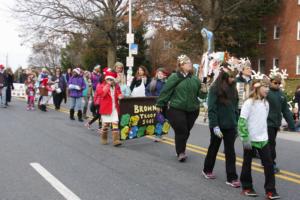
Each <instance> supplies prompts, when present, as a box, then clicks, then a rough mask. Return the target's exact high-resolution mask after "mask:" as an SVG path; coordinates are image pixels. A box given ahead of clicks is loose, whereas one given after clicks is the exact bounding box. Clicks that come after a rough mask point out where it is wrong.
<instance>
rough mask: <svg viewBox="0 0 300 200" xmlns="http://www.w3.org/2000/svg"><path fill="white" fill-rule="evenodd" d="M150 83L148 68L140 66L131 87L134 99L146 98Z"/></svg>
mask: <svg viewBox="0 0 300 200" xmlns="http://www.w3.org/2000/svg"><path fill="white" fill-rule="evenodd" d="M149 83H150V78H149V73H148V70H147V68H146V67H144V66H142V65H141V66H139V67H138V69H137V72H136V74H135V77H134V78H133V80H132V83H131V85H130V90H131V96H132V97H145V96H146V87H147V86H148V84H149Z"/></svg>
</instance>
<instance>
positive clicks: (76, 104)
mask: <svg viewBox="0 0 300 200" xmlns="http://www.w3.org/2000/svg"><path fill="white" fill-rule="evenodd" d="M70 102H71V105H70V109H74V110H76V111H78V110H82V108H81V104H82V97H70Z"/></svg>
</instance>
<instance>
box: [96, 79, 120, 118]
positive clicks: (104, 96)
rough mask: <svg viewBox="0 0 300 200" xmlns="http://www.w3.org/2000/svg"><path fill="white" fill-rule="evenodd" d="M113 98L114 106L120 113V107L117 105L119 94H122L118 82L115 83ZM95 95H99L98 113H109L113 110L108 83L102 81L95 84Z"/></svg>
mask: <svg viewBox="0 0 300 200" xmlns="http://www.w3.org/2000/svg"><path fill="white" fill-rule="evenodd" d="M114 95H115V96H114V98H115V106H116V109H117V111H118V113H120V107H119V96H120V95H122V93H121V89H120V86H119V85H118V84H116V85H115V92H114ZM95 96H98V97H100V105H101V106H100V110H99V113H100V114H101V115H110V114H111V113H112V110H113V107H112V106H113V103H112V96H111V92H110V85H109V84H107V83H106V82H103V83H102V84H100V85H98V86H97V89H96V92H95Z"/></svg>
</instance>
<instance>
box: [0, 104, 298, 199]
mask: <svg viewBox="0 0 300 200" xmlns="http://www.w3.org/2000/svg"><path fill="white" fill-rule="evenodd" d="M65 111H67V110H65V109H62V111H60V112H58V111H55V110H51V109H50V110H49V112H47V113H43V112H41V111H26V109H25V102H23V101H20V100H14V102H12V105H11V106H10V107H9V108H7V109H3V108H0V162H1V164H0V177H1V178H0V200H63V199H68V198H67V197H65V196H63V195H62V194H61V193H60V192H59V189H58V188H59V187H57V188H56V187H55V183H53V182H52V184H51V183H50V182H51V181H50V179H51V178H49V175H48V176H42V175H41V174H40V173H39V172H38V171H37V170H36V169H35V168H34V167H33V165H32V164H33V163H38V164H39V165H40V166H42V167H43V168H44V169H45V170H47V171H48V172H49V173H51V175H53V177H54V178H56V179H57V180H58V181H60V183H61V184H63V185H64V186H65V187H66V188H67V189H68V190H69V191H70V192H72V193H73V194H74V195H75V196H76V197H78V199H82V200H102V199H103V200H194V199H195V200H196V199H197V200H200V199H201V200H219V199H231V200H237V199H248V198H247V197H244V196H242V195H240V192H241V189H234V188H231V187H229V186H227V185H226V184H225V181H226V179H225V166H224V164H225V163H224V156H223V155H222V154H220V155H219V157H218V161H217V162H216V166H215V170H214V172H215V174H216V175H217V179H216V180H206V179H204V178H203V177H202V176H201V170H202V167H203V162H204V158H205V153H206V148H207V147H208V144H209V143H208V142H209V132H208V128H207V126H206V125H201V124H196V125H195V127H194V128H193V130H192V133H191V137H190V139H189V145H188V151H187V153H188V156H189V157H188V160H187V162H186V163H179V162H178V161H177V159H176V156H175V150H174V146H173V145H174V142H173V139H172V138H173V132H172V131H171V132H170V133H169V135H168V136H167V137H166V139H165V140H164V141H163V142H161V143H155V142H153V141H152V139H151V138H146V137H145V138H142V139H135V140H131V141H126V142H125V143H124V144H123V145H122V146H121V147H119V148H116V147H113V146H112V145H111V144H109V145H101V144H100V142H99V136H98V133H97V131H96V129H91V130H88V129H87V128H85V127H84V123H81V122H78V121H70V120H69V118H68V115H67V114H66V113H64V112H65ZM285 134H289V133H280V135H279V138H278V141H277V143H278V144H277V151H278V160H277V162H278V164H279V167H280V168H281V169H282V173H280V174H279V175H277V177H276V184H277V190H278V192H279V194H280V195H281V196H282V199H287V200H299V199H300V162H299V155H300V141H299V137H300V134H298V135H297V134H293V135H289V136H288V137H287V136H285ZM222 151H223V147H221V148H220V152H222ZM236 151H237V156H238V159H237V171H238V174H239V173H240V171H241V167H240V164H239V163H241V158H242V147H241V144H240V142H239V141H237V142H236ZM254 161H255V163H256V164H254V166H253V173H252V175H253V180H254V182H255V189H256V191H257V192H258V194H259V195H260V196H259V197H258V198H255V199H264V189H263V185H264V175H263V173H262V168H261V167H260V164H259V163H260V162H259V160H254ZM60 188H61V187H60ZM65 190H66V189H65ZM65 190H63V191H65ZM68 195H69V197H70V198H69V199H76V198H75V197H73V198H72V197H71V194H70V193H68ZM68 195H67V196H68Z"/></svg>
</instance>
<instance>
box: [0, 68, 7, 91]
mask: <svg viewBox="0 0 300 200" xmlns="http://www.w3.org/2000/svg"><path fill="white" fill-rule="evenodd" d="M3 87H7V74H6V73H5V72H4V71H3V72H0V88H3Z"/></svg>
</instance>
